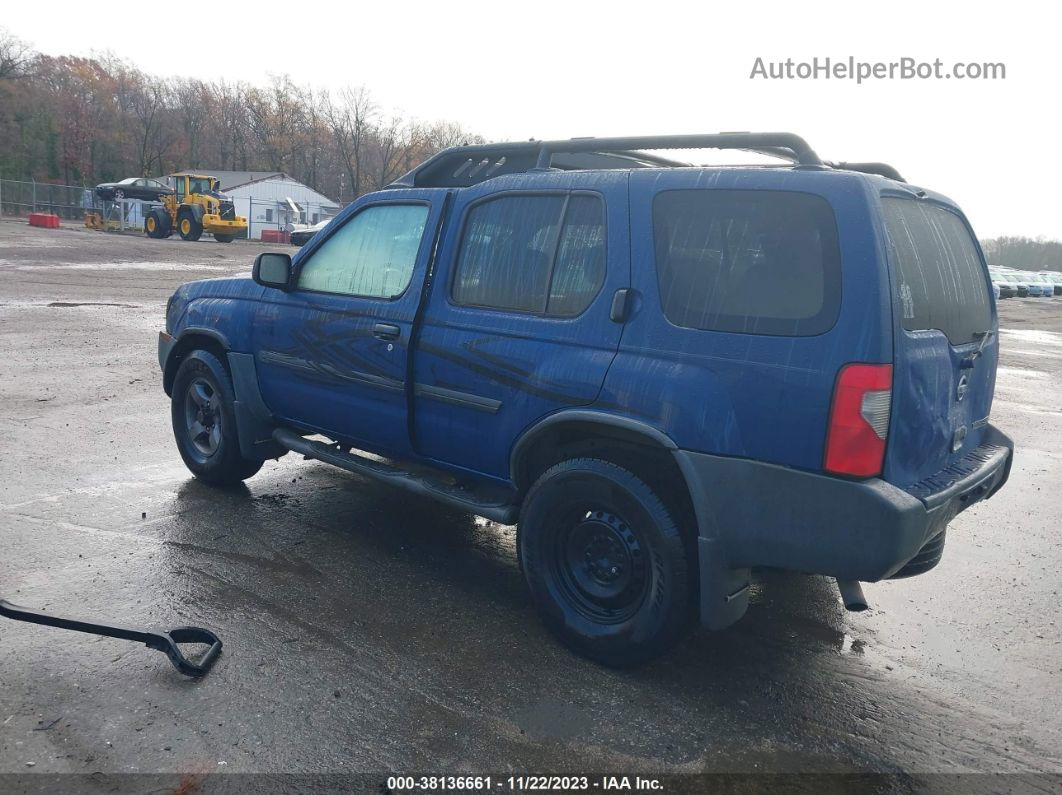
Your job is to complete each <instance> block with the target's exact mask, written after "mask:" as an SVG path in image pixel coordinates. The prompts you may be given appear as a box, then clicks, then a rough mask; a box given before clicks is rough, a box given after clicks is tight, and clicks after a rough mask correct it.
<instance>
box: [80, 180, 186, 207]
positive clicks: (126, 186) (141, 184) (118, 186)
mask: <svg viewBox="0 0 1062 795" xmlns="http://www.w3.org/2000/svg"><path fill="white" fill-rule="evenodd" d="M167 193H173V189H172V188H168V187H167V186H166V185H165V184H164V183H162V182H159V181H158V180H157V179H149V178H147V177H129V179H123V180H122V181H121V182H104V183H102V184H100V185H97V186H96V195H97V196H99V197H100V198H101V199H103V200H104V201H108V202H110V201H120V200H121V199H139V200H141V201H149V202H157V201H159V199H160V197H162V196H163V195H164V194H167Z"/></svg>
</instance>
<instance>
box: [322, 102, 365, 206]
mask: <svg viewBox="0 0 1062 795" xmlns="http://www.w3.org/2000/svg"><path fill="white" fill-rule="evenodd" d="M323 103H324V115H325V119H326V120H327V123H328V126H329V128H330V129H331V131H332V138H333V140H334V141H335V146H336V152H337V155H338V157H339V160H340V162H341V163H342V164H343V165H344V166H345V167H346V174H347V176H348V178H349V180H350V195H351V198H352V199H353V198H357V197H358V196H359V195H360V194H361V193H362V189H363V187H364V175H365V172H366V170H367V160H368V158H367V156H366V155H367V150H368V143H369V137H370V135H371V131H372V126H373V121H374V120H375V118H376V115H377V112H378V111H377V107H376V102H375V101H374V100H373V98H372V95H371V94H370V93H369V91H368V89H366V88H364V87H359V88H350V87H347V88H344V89H343V90H342V91H341V92H340V93H339V98H338V99H337V100H335V101H333V100H331V98H330V97H328V96H327V95H325V98H324V100H323ZM342 192H343V191H342V190H341V191H340V193H341V194H342ZM339 200H340V201H343V196H342V195H340V196H339Z"/></svg>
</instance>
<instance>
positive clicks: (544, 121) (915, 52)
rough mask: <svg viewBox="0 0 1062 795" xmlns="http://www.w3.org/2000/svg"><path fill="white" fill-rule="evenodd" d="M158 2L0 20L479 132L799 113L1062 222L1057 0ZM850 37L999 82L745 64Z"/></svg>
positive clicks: (928, 182) (1051, 225) (910, 164)
mask: <svg viewBox="0 0 1062 795" xmlns="http://www.w3.org/2000/svg"><path fill="white" fill-rule="evenodd" d="M150 8H152V6H151V5H150V4H148V5H144V4H143V3H135V4H121V3H119V4H106V3H105V4H103V5H99V6H94V7H93V11H92V12H91V13H86V12H85V9H86V6H85V4H84V2H66V0H63V1H61V2H56V1H55V0H50V1H49V2H47V3H25V2H9V3H7V4H6V6H5V9H4V13H3V17H2V19H0V25H4V26H6V27H7V28H8V29H9V30H10V31H11V32H12V33H14V34H16V35H18V36H20V37H22V38H24V39H26V40H28V41H30V42H31V43H33V44H34V45H35V46H36V47H37V48H38V49H39V50H41V51H43V52H45V53H49V54H53V55H58V54H79V55H89V54H91V53H92V52H93V51H96V52H99V51H105V50H110V51H112V52H113V53H115V54H117V55H120V56H123V57H125V58H127V59H128V60H130V61H132V62H133V63H135V64H137V65H138V66H140V67H141V68H142V69H144V70H145V71H148V72H152V73H156V74H159V75H163V76H172V75H175V74H185V75H189V76H197V77H201V78H204V79H216V78H218V77H219V76H225V77H227V78H230V79H232V80H245V81H249V82H253V83H263V82H265V81H266V80H267V76H268V75H269V74H271V73H273V74H280V73H285V72H286V73H288V74H290V75H291V76H292V77H293V78H294V79H295V80H296V81H297V82H299V83H305V84H312V85H315V86H321V87H339V86H342V85H345V84H349V85H365V86H367V87H369V88H370V89H371V91H372V92H373V94H374V95H375V97H376V99H377V101H378V102H379V103H380V104H381V105H385V106H388V107H392V108H395V109H399V110H402V111H403V112H405V113H407V114H409V115H412V116H416V117H418V118H422V119H425V120H430V119H451V120H454V121H458V122H460V123H461V124H462V125H464V126H466V127H467V128H468V129H470V130H473V131H475V132H479V133H481V134H482V135H484V136H485V137H487V138H488V139H491V140H500V139H527V138H531V137H535V138H547V137H549V138H568V137H572V136H584V135H598V136H601V135H634V134H650V133H691V132H717V131H721V130H758V131H775V130H787V131H792V132H796V133H798V134H800V135H802V136H804V137H805V138H806V139H807V140H808V141H809V142H810V143H811V145H812V146H813V147H814V148H815V149H816V150H817V151H818V152H819V154H820V155H821V156H822V157H823V158H825V159H830V160H883V161H886V162H889V163H891V164H893V165H895V166H896V167H897V168H898V169H899V170H900V171H901V172H902V173H903V175H904V176H905V177H906V178H907V179H908V180H910V181H911V182H913V183H916V184H919V185H923V186H926V187H930V188H932V189H934V190H938V191H940V192H942V193H945V194H948V195H950V196H952V197H953V198H954V199H956V200H957V201H958V202H959V203H960V204H961V205H962V206H963V207H964V209H965V210H966V213H967V215H968V216H969V217H970V220H971V222H972V223H973V225H974V228H975V230H976V231H977V232H978V234H979V235H980V236H981V237H990V236H995V235H1000V234H1019V235H1030V236H1038V235H1043V236H1046V237H1050V238H1056V239H1057V238H1062V202H1060V201H1059V198H1058V197H1059V195H1060V186H1059V181H1060V177H1062V167H1060V166H1059V164H1058V157H1057V155H1055V154H1054V151H1053V150H1055V149H1057V148H1059V146H1060V144H1059V138H1060V133H1062V124H1060V122H1059V120H1060V118H1062V110H1060V97H1062V88H1060V85H1062V80H1060V77H1062V74H1060V72H1062V69H1060V62H1062V61H1060V55H1062V53H1060V50H1062V42H1060V41H1059V38H1058V37H1059V31H1060V30H1062V25H1060V22H1062V14H1060V12H1058V11H1057V10H1055V6H1054V4H1049V3H1042V2H1041V3H1032V2H1014V0H1010V2H1006V3H993V4H992V5H991V6H987V5H985V6H984V7H981V6H980V4H975V3H969V2H967V3H961V4H960V3H944V2H937V3H933V2H929V1H928V0H920V1H919V2H906V0H905V1H904V2H900V1H899V0H890V1H889V2H887V3H881V2H879V3H873V4H870V3H853V2H846V3H831V2H822V3H812V2H807V3H798V2H792V1H790V2H770V1H768V0H760V2H743V3H726V4H715V3H712V4H709V3H669V2H664V1H663V0H654V2H642V3H621V2H608V3H597V2H580V0H568V1H567V2H562V3H561V2H543V1H541V0H539V1H536V2H527V0H524V1H523V2H520V3H507V2H504V0H494V2H460V1H459V0H455V1H453V2H431V3H421V2H408V1H407V2H395V1H392V2H388V3H358V2H344V3H334V4H332V3H326V2H318V3H294V2H290V1H289V2H272V0H255V2H244V3H222V4H220V5H215V6H214V7H212V10H211V11H209V12H208V11H206V10H205V9H206V8H207V7H206V6H203V5H200V6H198V8H199V9H201V10H200V11H198V12H195V13H193V15H192V17H190V19H191V25H190V28H189V29H188V31H182V29H181V27H180V25H179V21H180V20H181V19H182V18H183V17H182V14H181V13H179V12H178V8H179V7H178V6H174V5H164V6H162V9H164V10H162V11H160V12H159V14H158V15H155V14H153V13H149V12H148V9H150ZM165 9H169V12H167V11H166V10H165ZM510 9H511V10H510ZM151 20H154V21H151ZM184 37H187V44H186V45H185V43H184V42H183V41H182V39H183V38H184ZM211 53H214V54H216V55H213V56H212V55H211ZM849 56H851V57H854V58H855V59H856V60H858V61H868V62H871V61H885V62H888V61H896V60H899V59H901V58H903V57H911V58H914V59H916V60H918V61H927V62H929V61H933V60H934V59H937V58H939V59H941V60H942V61H943V62H944V69H945V71H948V70H950V68H951V66H952V64H953V63H954V62H959V61H961V62H964V63H969V62H977V63H981V62H990V63H1002V64H1005V68H1006V79H997V80H958V79H935V80H900V79H893V80H872V81H869V82H864V83H863V84H862V85H858V84H856V83H855V82H854V81H845V80H837V79H830V80H825V79H820V80H799V79H794V80H780V81H767V80H762V79H750V73H751V72H752V69H753V66H754V64H755V62H756V58H757V57H760V58H762V59H763V60H764V62H777V61H784V60H785V59H787V58H792V59H794V61H810V60H811V59H812V58H814V57H818V58H820V59H824V58H827V57H829V58H832V59H834V60H835V61H838V60H847V59H848V58H849Z"/></svg>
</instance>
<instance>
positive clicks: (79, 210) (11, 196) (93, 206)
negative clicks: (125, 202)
mask: <svg viewBox="0 0 1062 795" xmlns="http://www.w3.org/2000/svg"><path fill="white" fill-rule="evenodd" d="M100 209H103V202H102V201H100V199H99V198H98V197H97V196H96V194H95V192H94V191H93V190H92V188H83V187H81V186H78V185H52V184H50V183H47V182H22V181H20V180H14V179H0V215H19V216H25V215H29V214H30V213H55V214H56V215H58V216H59V217H60V218H64V219H66V220H68V221H80V220H81V219H82V218H83V217H84V215H85V210H100Z"/></svg>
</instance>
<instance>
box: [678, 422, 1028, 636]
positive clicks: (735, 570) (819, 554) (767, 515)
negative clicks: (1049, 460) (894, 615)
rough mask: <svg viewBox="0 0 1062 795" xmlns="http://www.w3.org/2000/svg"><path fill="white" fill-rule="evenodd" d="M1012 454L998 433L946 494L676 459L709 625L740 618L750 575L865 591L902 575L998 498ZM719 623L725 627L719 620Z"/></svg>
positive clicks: (721, 461) (735, 462) (946, 484)
mask: <svg viewBox="0 0 1062 795" xmlns="http://www.w3.org/2000/svg"><path fill="white" fill-rule="evenodd" d="M1013 449H1014V445H1013V443H1012V442H1011V440H1010V439H1009V438H1008V437H1007V436H1006V435H1005V434H1003V433H1002V432H1000V431H999V430H998V429H996V428H994V427H992V426H989V428H988V433H987V434H986V436H985V441H984V443H983V444H982V446H981V447H980V448H978V449H977V450H976V451H974V453H973V454H972V455H971V460H972V461H973V462H974V463H973V465H972V466H969V467H967V468H966V469H961V468H958V469H956V471H954V472H946V473H940V474H941V476H942V477H941V478H939V480H940V485H939V486H938V487H935V488H934V489H932V490H931V491H927V490H925V489H914V488H912V490H911V491H905V490H903V489H900V488H898V487H896V486H893V485H892V484H890V483H886V482H885V481H883V480H880V479H878V478H870V479H868V480H846V479H844V478H838V477H830V476H828V475H821V474H816V473H813V472H805V471H801V470H796V469H789V468H786V467H781V466H776V465H773V464H765V463H760V462H756V461H748V460H743V459H734V458H724V457H721V456H713V455H707V454H704V453H695V452H690V451H685V450H680V451H676V457H677V458H678V461H679V464H680V466H681V467H682V470H683V472H684V474H685V475H686V478H687V481H689V485H690V491H691V495H692V497H693V502H694V508H695V510H696V514H697V521H698V525H699V533H700V536H701V538H700V547H699V548H700V553H701V554H700V564H701V591H702V594H701V595H702V605H701V607H702V617H703V618H704V622H705V623H706V624H708V625H709V626H711V625H712V624H713V623H715V624H718V623H720V622H722V624H723V625H724V626H725V624H726V623H729V622H730V621H731V620H733V619H732V618H731V616H732V614H733V613H735V612H737V615H738V616H740V612H739V611H743V609H744V605H743V604H732V603H733V602H740V601H741V596H742V594H741V593H739V592H738V590H737V589H738V587H739V586H740V585H741V577H740V576H736V575H740V574H741V573H742V572H747V570H748V569H749V568H750V567H754V566H770V567H775V568H782V569H790V570H794V571H803V572H807V573H809V574H824V575H828V576H832V577H836V578H838V579H843V580H861V581H864V582H875V581H877V580H882V579H885V578H887V577H889V576H890V575H892V574H895V573H896V572H897V571H898V570H899V569H901V568H902V567H903V566H904V564H906V563H907V562H908V561H909V560H911V559H912V558H913V557H914V556H915V555H917V554H918V552H919V550H920V549H921V548H922V547H923V545H924V544H925V543H926V542H927V541H929V540H930V539H932V538H933V537H935V536H936V535H937V534H938V533H939V532H940V531H941V530H943V529H944V528H945V527H947V525H948V523H949V522H950V521H951V520H952V519H954V518H955V516H956V515H957V514H958V513H960V512H961V511H964V510H966V508H969V507H970V506H971V505H973V504H975V503H977V502H979V501H981V500H983V499H986V498H988V497H990V496H991V495H992V494H994V493H995V492H996V491H998V490H999V488H1000V487H1001V486H1002V485H1003V483H1005V482H1006V480H1007V477H1008V476H1009V474H1010V465H1011V460H1012V458H1013ZM946 474H947V475H949V476H948V477H943V476H944V475H946ZM912 492H913V493H912ZM708 558H711V560H709V559H708ZM746 576H747V575H746ZM706 578H707V581H706ZM719 578H729V579H726V580H725V581H723V582H717V580H719ZM720 599H724V600H726V601H724V602H723V605H725V607H724V606H721V605H720ZM717 614H719V615H721V618H712V616H713V615H717Z"/></svg>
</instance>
